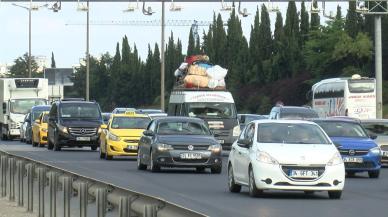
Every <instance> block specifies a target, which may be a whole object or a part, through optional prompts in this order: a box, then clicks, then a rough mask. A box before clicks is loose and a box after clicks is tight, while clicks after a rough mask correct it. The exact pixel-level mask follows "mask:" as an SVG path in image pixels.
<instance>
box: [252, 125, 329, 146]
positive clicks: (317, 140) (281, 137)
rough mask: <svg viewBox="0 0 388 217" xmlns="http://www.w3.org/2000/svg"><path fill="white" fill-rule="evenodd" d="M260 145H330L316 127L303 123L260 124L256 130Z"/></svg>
mask: <svg viewBox="0 0 388 217" xmlns="http://www.w3.org/2000/svg"><path fill="white" fill-rule="evenodd" d="M257 141H258V142H260V143H288V144H331V143H330V140H328V138H327V137H326V135H325V134H324V133H323V131H322V130H321V129H320V128H319V127H318V126H316V125H313V124H305V123H262V124H259V126H258V129H257Z"/></svg>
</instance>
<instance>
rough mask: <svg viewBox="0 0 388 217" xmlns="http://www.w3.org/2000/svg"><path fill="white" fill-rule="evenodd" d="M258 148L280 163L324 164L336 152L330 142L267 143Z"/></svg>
mask: <svg viewBox="0 0 388 217" xmlns="http://www.w3.org/2000/svg"><path fill="white" fill-rule="evenodd" d="M259 150H260V151H264V152H267V153H268V154H269V155H271V156H272V157H273V158H275V159H276V160H277V161H278V162H279V163H280V164H298V165H309V164H321V165H325V164H327V162H329V161H330V160H331V158H332V157H333V156H334V154H335V153H338V151H337V149H336V147H335V146H334V145H331V144H319V145H314V144H283V143H268V144H264V145H262V146H261V147H260V148H259Z"/></svg>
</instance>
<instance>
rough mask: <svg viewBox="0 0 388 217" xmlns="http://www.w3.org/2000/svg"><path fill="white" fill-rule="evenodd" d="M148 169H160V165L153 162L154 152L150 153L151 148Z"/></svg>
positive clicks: (152, 170) (156, 170)
mask: <svg viewBox="0 0 388 217" xmlns="http://www.w3.org/2000/svg"><path fill="white" fill-rule="evenodd" d="M150 158H151V159H150V169H151V172H158V171H160V166H159V165H158V164H157V163H155V160H154V154H153V153H152V150H151V157H150Z"/></svg>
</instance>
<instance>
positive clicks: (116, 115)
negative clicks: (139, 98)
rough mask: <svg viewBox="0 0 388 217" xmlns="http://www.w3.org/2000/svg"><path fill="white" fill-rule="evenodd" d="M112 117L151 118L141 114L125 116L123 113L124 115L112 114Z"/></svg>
mask: <svg viewBox="0 0 388 217" xmlns="http://www.w3.org/2000/svg"><path fill="white" fill-rule="evenodd" d="M111 117H130V118H149V116H148V115H145V114H139V113H135V114H125V113H122V114H112V115H111Z"/></svg>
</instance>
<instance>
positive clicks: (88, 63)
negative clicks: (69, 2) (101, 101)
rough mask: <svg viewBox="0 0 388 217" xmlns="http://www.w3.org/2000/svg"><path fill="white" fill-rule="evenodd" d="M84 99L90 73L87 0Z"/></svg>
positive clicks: (87, 98) (87, 94)
mask: <svg viewBox="0 0 388 217" xmlns="http://www.w3.org/2000/svg"><path fill="white" fill-rule="evenodd" d="M86 7H87V8H88V10H87V11H86V101H89V73H90V58H89V57H90V54H89V0H88V1H87V3H86Z"/></svg>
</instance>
